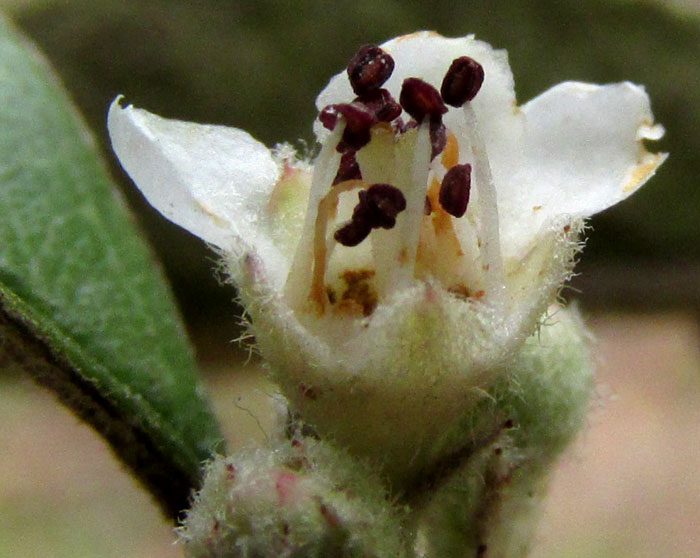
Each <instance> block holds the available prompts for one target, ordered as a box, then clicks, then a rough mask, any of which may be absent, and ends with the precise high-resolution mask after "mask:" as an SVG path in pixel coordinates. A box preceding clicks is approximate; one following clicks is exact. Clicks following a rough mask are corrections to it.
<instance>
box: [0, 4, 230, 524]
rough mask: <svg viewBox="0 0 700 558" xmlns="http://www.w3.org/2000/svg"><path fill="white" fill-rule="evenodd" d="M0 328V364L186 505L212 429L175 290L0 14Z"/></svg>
mask: <svg viewBox="0 0 700 558" xmlns="http://www.w3.org/2000/svg"><path fill="white" fill-rule="evenodd" d="M0 334H1V337H0V361H3V360H5V361H7V359H8V358H9V360H10V362H17V363H19V364H20V365H21V366H22V367H23V368H25V369H26V370H28V371H29V372H30V374H32V376H33V377H34V378H35V379H36V380H38V381H39V382H40V383H42V384H44V385H46V386H48V387H49V388H50V389H52V390H53V391H55V392H56V393H57V394H58V396H59V397H60V399H61V400H62V401H63V402H64V403H65V404H66V405H68V406H69V407H70V408H71V409H73V410H74V411H75V412H76V413H77V414H78V415H79V416H81V417H82V418H83V419H84V420H86V421H87V422H89V423H90V424H91V425H92V426H93V427H95V428H96V429H97V430H98V431H99V432H100V433H101V434H102V435H103V436H104V437H105V438H106V439H107V440H108V441H109V443H110V444H111V445H112V448H113V449H114V451H115V452H116V454H117V455H118V456H119V458H120V459H122V460H123V461H124V463H126V464H127V465H128V466H129V467H131V469H132V470H133V472H134V474H135V475H136V476H137V477H138V478H139V479H140V480H141V481H142V482H143V483H144V484H145V486H146V487H147V488H148V489H149V490H150V491H151V492H152V493H153V494H154V495H155V497H156V499H157V500H158V501H159V502H160V504H161V505H162V507H163V509H164V511H165V512H166V513H168V514H170V515H171V516H172V517H174V516H176V515H177V513H178V512H179V511H180V510H182V509H183V508H185V507H186V505H187V499H188V497H189V493H190V490H191V489H192V488H195V487H197V486H198V485H199V482H200V463H201V461H202V460H204V459H206V458H208V457H209V456H210V455H211V453H212V451H213V449H214V448H215V446H216V444H217V443H219V442H220V440H221V436H220V434H219V431H218V429H217V425H216V423H215V420H214V418H213V416H212V414H211V413H210V411H209V408H208V404H207V402H206V400H205V397H204V394H203V392H202V390H201V386H200V385H199V384H198V382H197V379H196V376H195V365H194V359H193V355H192V352H191V349H190V346H189V344H188V341H187V338H186V336H185V334H184V332H183V329H182V326H181V324H180V322H179V318H178V316H177V313H176V310H175V306H174V303H173V300H172V297H171V295H170V292H169V291H168V288H167V287H166V285H165V283H164V281H163V278H162V276H161V274H160V272H159V271H158V270H157V269H155V266H154V264H153V261H152V258H151V254H150V252H149V250H148V248H147V247H146V246H145V244H144V242H143V241H142V240H141V239H140V238H139V236H138V235H137V232H136V230H135V227H134V224H133V223H132V221H131V218H130V216H129V214H128V212H127V210H126V209H125V207H124V204H123V203H122V200H121V198H120V197H119V196H118V195H117V192H116V191H115V190H114V188H113V186H112V184H111V182H110V179H109V177H108V175H107V172H106V169H105V167H104V166H103V164H102V162H101V160H100V158H99V156H98V153H97V150H96V147H95V145H94V142H93V140H92V137H91V136H90V134H89V133H88V131H87V130H86V128H85V126H84V125H83V123H82V121H81V120H80V119H79V117H78V115H77V114H76V112H75V110H74V109H73V107H72V105H71V104H70V102H69V100H68V98H67V96H66V94H65V93H64V91H63V89H62V88H61V86H60V85H59V83H58V81H57V79H56V77H55V75H54V74H53V73H52V72H51V71H50V69H49V68H48V67H47V65H46V64H45V62H44V60H43V59H42V58H41V57H40V56H39V55H38V54H37V52H36V51H35V49H34V47H33V46H32V45H30V44H28V43H27V42H26V41H25V40H24V39H23V38H22V37H20V36H19V35H18V34H17V33H16V32H15V31H14V30H13V29H12V28H11V27H10V26H9V25H8V23H7V22H5V21H4V20H3V19H1V18H0ZM6 363H7V362H6Z"/></svg>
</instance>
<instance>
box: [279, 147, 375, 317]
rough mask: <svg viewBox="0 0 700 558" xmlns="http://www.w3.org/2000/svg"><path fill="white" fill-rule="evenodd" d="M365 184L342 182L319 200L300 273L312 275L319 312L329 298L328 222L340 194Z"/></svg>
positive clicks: (313, 296)
mask: <svg viewBox="0 0 700 558" xmlns="http://www.w3.org/2000/svg"><path fill="white" fill-rule="evenodd" d="M324 147H325V145H324ZM322 153H323V150H322ZM319 158H320V157H319ZM364 185H365V184H364V182H362V181H360V180H348V181H346V182H341V183H340V184H338V185H337V186H335V187H334V188H331V189H330V190H329V191H328V192H327V193H326V194H325V195H324V196H323V197H321V199H319V200H318V205H317V207H318V211H317V213H316V216H315V219H314V222H313V232H312V234H313V243H312V246H311V254H310V258H309V259H310V262H309V267H308V268H306V269H304V268H301V269H300V271H301V273H300V274H303V275H304V277H305V278H308V277H309V275H310V276H311V277H310V281H309V282H310V284H311V288H310V290H309V291H308V293H309V296H308V298H309V300H310V301H311V302H312V303H313V304H314V305H315V308H316V311H317V312H318V313H319V314H323V313H324V312H325V309H326V300H327V295H326V292H325V288H324V279H325V276H326V267H327V266H328V259H329V257H330V253H329V250H328V240H327V238H326V230H327V228H328V222H329V221H330V219H331V215H332V214H333V213H334V212H335V208H336V206H337V204H338V198H339V196H340V194H342V193H343V192H348V191H350V190H353V189H355V188H361V187H363V186H364ZM367 234H369V233H367ZM360 242H361V240H360ZM358 243H359V242H358ZM302 245H303V243H302ZM296 264H297V262H296V257H295V261H294V262H293V266H292V272H294V270H295V269H298V268H297V266H296ZM289 277H290V279H288V282H289V281H290V280H291V278H292V277H293V276H292V274H291V273H290V275H289ZM307 281H308V279H307ZM301 284H302V285H308V284H309V283H308V282H302V283H301Z"/></svg>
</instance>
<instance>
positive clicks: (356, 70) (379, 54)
mask: <svg viewBox="0 0 700 558" xmlns="http://www.w3.org/2000/svg"><path fill="white" fill-rule="evenodd" d="M393 71H394V59H393V58H392V57H391V56H389V55H388V54H387V53H386V52H384V51H383V50H382V49H381V48H379V47H378V46H374V45H365V46H363V47H362V48H361V49H360V50H359V51H358V52H357V54H355V56H353V57H352V60H350V63H349V64H348V78H349V79H350V85H351V86H352V89H353V91H354V92H355V93H356V94H357V95H366V94H367V93H371V92H372V91H376V90H377V89H379V88H380V87H381V86H382V85H383V84H384V82H385V81H386V80H388V79H389V77H390V76H391V73H392V72H393Z"/></svg>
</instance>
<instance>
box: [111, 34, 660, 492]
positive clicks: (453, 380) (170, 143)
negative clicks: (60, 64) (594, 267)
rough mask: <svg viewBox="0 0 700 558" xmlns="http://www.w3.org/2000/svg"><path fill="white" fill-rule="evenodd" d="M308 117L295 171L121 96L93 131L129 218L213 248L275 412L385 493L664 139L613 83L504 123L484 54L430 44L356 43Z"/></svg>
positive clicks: (500, 91)
mask: <svg viewBox="0 0 700 558" xmlns="http://www.w3.org/2000/svg"><path fill="white" fill-rule="evenodd" d="M396 99H399V102H398V103H397V101H396ZM316 106H317V107H318V109H319V113H320V114H319V119H318V120H317V121H316V123H315V133H316V136H317V138H318V141H319V142H320V143H321V150H320V153H319V155H318V157H317V158H316V160H315V162H314V164H313V167H312V166H310V165H309V164H308V163H306V162H304V161H298V160H296V158H295V156H294V153H293V150H291V149H290V148H289V147H278V148H276V149H275V150H272V151H270V150H268V149H267V148H266V147H265V146H264V145H262V144H261V143H259V142H257V141H256V140H255V139H253V138H252V137H251V136H250V135H248V134H247V133H245V132H243V131H241V130H237V129H232V128H226V127H221V126H211V125H199V124H190V123H184V122H179V121H173V120H166V119H163V118H160V117H158V116H155V115H153V114H150V113H148V112H146V111H144V110H141V109H137V108H134V107H133V106H126V107H122V106H121V98H117V99H116V100H115V101H114V103H113V104H112V106H111V108H110V111H109V122H108V125H109V132H110V135H111V138H112V144H113V146H114V150H115V152H116V153H117V155H118V157H119V159H120V161H121V163H122V165H123V167H124V168H125V169H126V171H127V172H128V173H129V175H130V176H131V177H132V179H133V180H134V182H135V183H136V184H137V185H138V187H139V188H140V189H141V191H142V192H143V193H144V195H145V196H146V198H147V199H148V200H149V202H150V203H151V204H152V205H153V206H155V207H156V208H157V209H158V210H159V211H161V213H163V214H164V215H165V216H166V217H167V218H169V219H170V220H172V221H174V222H175V223H177V224H179V225H180V226H182V227H184V228H186V229H188V230H189V231H191V232H192V233H194V234H196V235H198V236H200V237H201V238H202V239H204V240H205V241H207V242H209V243H210V244H212V245H214V246H215V247H217V248H218V249H219V250H220V252H221V254H222V256H223V258H224V260H225V262H226V264H227V267H228V269H229V271H230V274H231V278H232V280H233V281H234V282H235V283H236V285H237V286H238V288H239V293H240V297H241V300H242V301H243V303H244V305H245V306H246V308H247V311H248V312H249V314H250V316H251V318H252V321H251V327H252V330H253V332H254V333H255V336H256V339H257V343H258V347H259V349H260V351H261V353H262V355H263V356H264V358H265V359H266V361H267V363H268V365H269V366H270V368H271V370H272V373H273V375H274V378H275V379H276V381H277V382H278V384H279V385H280V387H281V389H282V391H283V393H284V394H285V396H286V397H287V398H288V399H289V401H290V403H291V405H292V407H293V408H294V409H295V410H296V411H298V412H300V414H301V416H302V417H303V418H304V420H306V421H308V422H310V423H311V424H312V425H313V426H314V427H315V428H316V429H317V431H318V432H319V433H320V434H321V435H322V436H324V437H331V438H334V439H336V440H337V441H338V442H339V443H341V444H343V445H345V446H346V447H349V448H350V449H351V450H352V451H353V452H354V453H355V454H358V455H362V456H368V457H370V458H371V459H373V460H374V461H376V462H377V463H379V464H380V465H381V466H382V467H385V468H386V469H387V471H390V473H389V474H390V475H393V478H394V480H395V481H397V482H400V481H401V480H403V479H405V478H408V477H410V476H411V475H412V474H414V473H415V471H417V470H419V469H420V468H421V467H422V466H423V464H424V463H426V462H429V461H430V460H434V459H435V458H436V456H439V455H444V454H445V453H446V452H448V451H450V448H453V447H454V444H455V443H457V442H455V441H454V440H453V439H452V438H453V436H452V435H451V434H450V433H449V430H450V425H451V424H454V423H455V419H456V417H460V416H463V415H464V413H465V410H466V409H468V408H470V407H471V406H472V404H473V402H474V401H475V400H477V399H479V397H481V395H482V394H483V390H485V389H487V388H488V387H489V386H490V385H492V384H493V382H495V381H496V380H497V379H498V378H499V377H501V375H502V374H503V373H505V372H506V371H507V370H508V364H509V362H511V361H512V359H513V358H514V357H515V356H516V355H517V354H518V351H519V350H520V348H521V347H522V346H523V343H524V342H525V340H526V339H527V338H528V337H529V336H531V335H532V334H533V333H534V332H535V331H536V329H537V327H538V325H539V324H540V322H541V320H542V317H543V315H544V314H545V313H546V312H547V310H548V308H549V307H550V305H551V304H552V303H553V302H554V300H555V298H556V295H557V293H558V291H559V289H560V288H561V286H562V284H563V283H564V281H565V280H566V279H567V278H568V276H569V275H570V273H571V270H572V266H573V260H574V256H575V254H576V253H577V250H578V248H579V242H578V238H579V233H580V231H581V228H582V223H583V220H584V219H585V218H586V217H589V216H590V215H593V214H594V213H597V212H599V211H601V210H603V209H605V208H607V207H609V206H611V205H614V204H615V203H617V202H619V201H621V200H623V199H624V198H626V197H627V196H629V195H630V194H631V193H632V192H634V191H635V190H636V189H637V188H639V187H640V186H641V185H642V184H643V183H644V182H645V181H646V180H647V179H648V178H649V177H651V175H652V174H653V173H654V172H655V170H656V168H657V167H658V166H659V165H660V164H661V163H662V162H663V160H664V159H665V155H664V154H651V153H648V152H647V151H646V150H645V148H644V145H643V141H644V140H655V139H658V138H660V137H661V136H662V135H663V129H662V128H661V126H659V125H655V124H654V123H653V117H652V114H651V110H650V106H649V100H648V97H647V95H646V93H645V91H644V89H643V88H642V87H640V86H637V85H633V84H631V83H618V84H612V85H605V86H598V85H589V84H584V83H574V82H567V83H562V84H560V85H558V86H555V87H553V88H552V89H550V90H548V91H546V92H545V93H543V94H542V95H540V96H539V97H537V98H535V99H534V100H532V101H530V102H529V103H527V104H525V105H523V106H518V104H517V103H516V100H515V94H514V84H513V78H512V74H511V71H510V68H509V65H508V61H507V54H506V53H505V51H501V50H494V49H493V48H492V47H491V46H490V45H488V44H486V43H484V42H481V41H478V40H476V39H475V38H474V37H473V36H468V37H464V38H457V39H449V38H444V37H441V36H439V35H437V34H435V33H430V32H419V33H415V34H412V35H407V36H403V37H399V38H396V39H393V40H391V41H389V42H387V43H385V44H383V45H381V47H375V46H368V47H363V49H361V50H360V51H359V52H358V54H357V55H356V56H355V57H354V58H353V60H352V61H351V62H350V64H349V66H348V68H347V72H343V73H341V74H338V75H336V76H335V77H334V78H332V79H331V81H330V83H329V84H328V86H327V87H326V88H325V89H324V90H323V91H322V92H321V94H320V95H319V97H318V99H317V101H316Z"/></svg>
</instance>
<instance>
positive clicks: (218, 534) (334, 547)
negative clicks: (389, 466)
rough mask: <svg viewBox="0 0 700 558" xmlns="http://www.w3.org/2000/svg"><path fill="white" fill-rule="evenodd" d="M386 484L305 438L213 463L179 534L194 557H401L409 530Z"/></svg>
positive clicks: (338, 452) (353, 462)
mask: <svg viewBox="0 0 700 558" xmlns="http://www.w3.org/2000/svg"><path fill="white" fill-rule="evenodd" d="M384 495H385V491H384V488H383V487H382V485H381V484H380V482H379V481H378V480H377V479H376V477H375V476H374V475H373V474H372V471H370V470H368V469H367V468H366V467H365V466H363V465H362V464H361V463H358V462H356V461H355V460H353V459H351V458H350V457H348V456H347V455H346V454H344V453H342V452H340V451H338V450H336V449H335V448H333V447H331V446H330V445H329V444H326V443H321V442H317V441H314V440H308V439H305V440H304V441H303V442H299V441H295V442H289V441H284V442H283V443H280V444H279V445H278V446H277V447H275V448H274V449H272V450H270V449H255V450H253V449H247V450H243V451H241V452H239V453H237V454H234V455H232V456H230V457H226V458H224V457H217V458H216V459H214V460H213V461H211V462H210V463H208V464H207V467H206V477H205V481H204V486H203V487H202V489H201V490H200V491H199V493H198V494H197V495H196V496H195V499H194V505H193V507H192V509H191V510H189V511H188V512H187V517H186V519H185V521H184V523H183V525H182V527H181V528H180V529H179V535H180V539H181V540H182V541H183V542H184V543H185V555H186V556H187V557H188V558H236V557H241V558H243V557H253V556H254V557H256V558H276V557H279V556H287V557H296V558H302V557H303V558H306V557H319V558H321V557H324V558H325V557H328V558H330V557H339V558H342V557H348V558H349V557H362V558H397V557H398V558H400V557H402V556H406V553H405V551H404V549H403V548H402V546H401V542H400V535H401V533H402V529H401V526H400V523H399V521H398V514H396V513H395V512H394V510H393V509H392V508H391V506H390V505H389V503H388V502H387V501H386V499H385V497H384Z"/></svg>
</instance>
